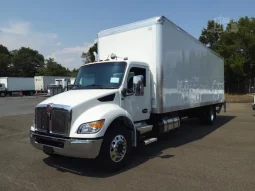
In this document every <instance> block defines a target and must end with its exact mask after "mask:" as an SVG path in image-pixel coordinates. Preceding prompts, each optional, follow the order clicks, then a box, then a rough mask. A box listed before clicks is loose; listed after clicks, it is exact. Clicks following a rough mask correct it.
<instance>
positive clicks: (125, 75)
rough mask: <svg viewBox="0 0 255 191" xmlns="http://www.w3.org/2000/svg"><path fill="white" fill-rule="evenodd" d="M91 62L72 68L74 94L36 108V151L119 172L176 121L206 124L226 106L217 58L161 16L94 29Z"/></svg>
mask: <svg viewBox="0 0 255 191" xmlns="http://www.w3.org/2000/svg"><path fill="white" fill-rule="evenodd" d="M98 57H99V60H98V61H96V62H93V63H89V64H86V65H84V66H82V67H81V68H80V69H79V73H78V75H77V77H76V81H75V84H74V89H73V90H70V91H67V92H64V93H61V94H58V95H56V96H53V97H51V98H49V99H47V100H44V101H43V102H41V103H40V104H38V105H37V106H36V110H35V119H34V123H33V125H32V126H31V131H30V141H31V144H32V145H33V146H34V147H35V148H38V149H40V150H43V152H44V153H46V154H48V155H51V156H54V154H58V155H65V156H72V157H79V158H96V159H98V161H99V164H102V167H103V168H105V169H106V170H111V171H113V170H118V169H120V168H121V167H123V165H124V164H125V163H126V162H127V161H130V160H128V157H129V154H130V150H131V149H132V148H134V147H137V146H138V145H139V144H141V143H142V144H145V145H147V144H150V143H152V142H155V141H157V139H158V137H159V135H160V134H162V133H167V132H169V131H172V130H175V129H178V128H179V127H180V119H181V118H183V117H187V116H188V117H198V118H200V119H201V121H202V122H204V123H205V124H213V122H214V121H215V119H216V113H219V112H220V110H221V108H222V106H225V101H224V62H223V59H222V58H221V57H220V56H218V55H217V54H216V53H215V52H213V51H212V50H210V49H208V48H207V47H206V46H204V45H203V44H201V43H200V42H199V41H198V40H196V39H195V38H193V37H192V36H191V35H189V34H188V33H186V32H185V31H183V30H182V29H181V28H180V27H178V26H176V25H175V24H174V23H172V22H171V21H169V20H168V19H167V18H165V17H163V16H162V17H155V18H151V19H148V20H143V21H139V22H136V23H131V24H128V25H124V26H120V27H117V28H112V29H108V30H104V31H101V32H100V33H99V34H98Z"/></svg>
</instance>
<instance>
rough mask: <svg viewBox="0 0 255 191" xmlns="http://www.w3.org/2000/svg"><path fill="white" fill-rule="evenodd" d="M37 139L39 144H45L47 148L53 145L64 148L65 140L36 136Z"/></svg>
mask: <svg viewBox="0 0 255 191" xmlns="http://www.w3.org/2000/svg"><path fill="white" fill-rule="evenodd" d="M34 139H35V141H36V142H37V143H39V144H42V145H44V147H45V148H46V149H48V148H51V147H58V148H64V141H62V140H59V139H54V138H48V137H41V136H35V137H34Z"/></svg>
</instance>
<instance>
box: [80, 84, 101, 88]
mask: <svg viewBox="0 0 255 191" xmlns="http://www.w3.org/2000/svg"><path fill="white" fill-rule="evenodd" d="M88 87H97V88H100V89H102V88H103V85H101V84H91V85H87V86H85V87H84V88H88Z"/></svg>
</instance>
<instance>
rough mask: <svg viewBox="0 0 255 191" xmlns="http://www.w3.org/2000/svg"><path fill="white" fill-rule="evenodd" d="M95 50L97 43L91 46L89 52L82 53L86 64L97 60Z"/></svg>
mask: <svg viewBox="0 0 255 191" xmlns="http://www.w3.org/2000/svg"><path fill="white" fill-rule="evenodd" d="M94 52H97V43H95V44H94V45H93V46H92V47H90V48H89V50H88V52H83V53H82V55H81V57H82V59H83V62H84V64H87V63H89V62H94V61H95V56H94Z"/></svg>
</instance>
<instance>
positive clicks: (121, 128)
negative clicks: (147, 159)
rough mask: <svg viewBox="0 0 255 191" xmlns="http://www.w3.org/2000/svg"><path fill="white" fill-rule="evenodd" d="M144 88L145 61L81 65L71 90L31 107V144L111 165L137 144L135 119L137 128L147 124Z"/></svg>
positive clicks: (147, 98)
mask: <svg viewBox="0 0 255 191" xmlns="http://www.w3.org/2000/svg"><path fill="white" fill-rule="evenodd" d="M150 88H151V83H150V70H149V66H148V65H147V64H146V63H142V62H138V61H129V60H109V61H101V62H95V63H90V64H86V65H84V66H82V67H81V68H80V70H79V73H78V75H77V78H76V81H75V83H74V87H73V89H72V90H70V91H67V92H63V93H61V94H58V95H55V96H53V97H51V98H49V99H47V100H45V101H43V102H42V103H40V104H39V105H38V106H37V107H36V112H35V119H34V124H33V125H32V127H31V131H30V140H31V143H32V145H33V146H34V147H36V148H38V149H41V150H43V151H44V152H45V153H46V154H49V155H53V154H60V155H66V156H74V157H81V158H96V157H97V158H98V157H99V158H102V160H104V161H105V162H106V163H107V162H108V167H109V166H110V167H111V169H114V167H118V166H119V165H121V164H122V163H124V160H123V162H122V159H124V158H125V155H126V153H127V152H129V151H130V149H131V147H133V146H136V145H137V135H136V134H137V129H136V128H139V127H138V126H139V124H140V126H142V127H143V132H145V131H146V130H151V129H152V126H146V125H147V124H146V125H144V124H143V123H142V122H143V121H144V122H146V121H147V120H148V119H149V118H150V113H151V95H150V93H151V91H150ZM135 124H136V125H135ZM141 124H142V125H141ZM137 125H138V126H137ZM146 128H147V129H146ZM105 147H108V148H107V149H105ZM108 151H109V152H108Z"/></svg>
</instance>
